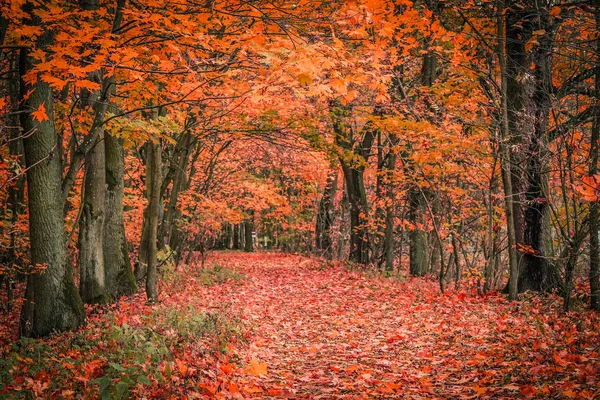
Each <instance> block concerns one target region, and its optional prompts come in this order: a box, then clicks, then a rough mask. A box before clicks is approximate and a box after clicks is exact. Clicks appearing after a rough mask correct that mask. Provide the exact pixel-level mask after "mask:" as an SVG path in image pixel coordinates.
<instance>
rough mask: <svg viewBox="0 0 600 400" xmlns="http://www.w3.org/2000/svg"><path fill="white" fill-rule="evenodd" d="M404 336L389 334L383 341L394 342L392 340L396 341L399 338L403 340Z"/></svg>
mask: <svg viewBox="0 0 600 400" xmlns="http://www.w3.org/2000/svg"><path fill="white" fill-rule="evenodd" d="M404 339H405V337H404V336H401V335H395V336H391V337H389V338H387V340H386V341H385V342H386V343H394V342H398V341H400V340H404Z"/></svg>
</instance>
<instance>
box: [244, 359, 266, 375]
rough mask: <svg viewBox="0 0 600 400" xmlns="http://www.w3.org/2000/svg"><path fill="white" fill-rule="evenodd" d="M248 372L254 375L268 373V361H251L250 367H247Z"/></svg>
mask: <svg viewBox="0 0 600 400" xmlns="http://www.w3.org/2000/svg"><path fill="white" fill-rule="evenodd" d="M246 370H247V372H248V373H250V374H252V375H254V376H259V375H266V373H267V363H266V362H258V361H257V360H255V359H252V361H250V367H248V368H246Z"/></svg>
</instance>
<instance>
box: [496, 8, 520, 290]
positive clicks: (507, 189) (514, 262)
mask: <svg viewBox="0 0 600 400" xmlns="http://www.w3.org/2000/svg"><path fill="white" fill-rule="evenodd" d="M499 4H500V7H498V11H497V13H498V37H499V42H498V56H499V60H500V75H501V81H502V82H501V96H502V98H501V101H502V112H501V115H502V126H501V128H500V154H501V157H500V164H501V169H502V183H503V185H504V203H505V207H504V211H505V213H506V225H507V231H508V233H507V235H508V257H509V268H510V277H509V281H508V292H509V299H510V300H513V301H514V300H516V299H517V295H518V282H519V269H520V268H519V259H518V253H517V248H516V246H517V241H518V240H519V236H518V235H519V233H518V231H517V229H516V228H517V226H518V223H519V218H518V216H519V215H520V208H519V207H518V204H515V203H517V202H515V195H514V190H513V182H515V181H516V180H515V176H516V175H515V174H513V173H512V169H513V168H512V161H513V160H512V154H511V151H510V149H509V147H508V144H509V143H510V142H508V140H509V139H510V138H511V135H510V133H511V130H510V129H511V123H510V122H511V118H510V114H509V106H508V104H509V103H508V101H509V92H508V88H509V82H511V80H510V79H509V78H510V77H509V74H508V69H507V68H508V63H507V60H506V57H507V43H506V39H507V36H506V32H505V20H504V18H505V17H504V10H505V3H504V1H503V0H501V1H500V2H499Z"/></svg>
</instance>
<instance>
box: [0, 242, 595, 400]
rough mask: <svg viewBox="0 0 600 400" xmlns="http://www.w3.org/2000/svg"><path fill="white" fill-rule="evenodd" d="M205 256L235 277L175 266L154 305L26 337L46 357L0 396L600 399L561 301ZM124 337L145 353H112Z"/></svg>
mask: <svg viewBox="0 0 600 400" xmlns="http://www.w3.org/2000/svg"><path fill="white" fill-rule="evenodd" d="M211 263H214V264H218V265H220V266H221V267H223V268H226V270H228V271H229V270H230V271H234V272H233V274H234V275H231V276H234V277H235V276H237V277H238V278H239V277H243V278H240V279H238V278H236V279H229V278H227V276H225V275H223V276H224V277H223V278H222V279H221V278H219V279H211V280H208V282H209V284H206V282H207V280H206V279H204V278H203V277H202V276H201V275H198V271H197V270H194V269H185V270H183V271H181V272H180V273H179V274H178V276H177V278H176V279H175V281H173V282H172V283H171V284H169V285H165V286H164V287H163V289H162V294H161V296H162V298H161V303H160V304H158V305H154V306H146V305H144V303H143V296H140V295H137V296H134V297H132V298H130V299H127V300H125V301H122V302H121V303H119V304H118V305H117V306H115V307H113V308H112V309H99V310H97V311H95V312H94V313H92V316H91V318H90V323H89V324H88V326H87V327H86V328H85V329H83V330H82V331H81V332H79V333H72V334H62V335H59V336H54V337H52V338H50V339H47V340H46V341H45V342H41V341H39V342H36V343H38V344H39V343H43V344H44V345H45V346H49V347H50V348H51V349H52V351H53V352H52V354H53V357H54V361H53V360H51V359H44V360H43V361H44V362H40V360H39V359H38V360H35V359H33V358H32V357H29V360H28V359H27V357H26V356H25V355H23V354H22V355H19V357H21V359H22V360H21V361H18V362H16V361H15V362H13V363H12V364H11V365H10V368H11V370H6V371H8V373H9V374H10V375H11V376H12V377H13V378H14V379H13V380H12V381H10V383H9V384H5V388H4V389H2V388H1V386H0V395H1V394H2V393H5V394H6V393H13V394H14V393H18V390H21V391H22V393H25V392H28V393H30V394H34V395H35V396H38V397H44V396H48V395H60V397H65V398H77V397H78V396H80V395H81V394H86V393H87V394H88V395H90V396H92V397H93V396H99V395H100V393H101V391H102V385H105V387H106V388H107V389H105V393H107V391H110V393H118V392H117V391H118V390H122V391H123V393H127V394H128V395H130V396H132V397H139V398H148V397H160V398H183V397H188V398H206V397H217V398H233V399H236V398H237V399H244V398H311V399H312V398H315V399H317V398H323V399H329V398H348V399H361V398H414V399H419V398H464V399H469V398H494V399H496V398H515V397H530V398H598V396H600V391H599V389H598V381H599V376H600V361H599V360H600V354H599V353H600V348H599V343H600V341H599V340H598V339H599V337H598V328H599V319H598V316H597V315H594V314H592V313H587V312H580V313H576V312H573V313H570V314H569V315H564V314H562V313H560V311H559V309H560V304H561V302H560V301H559V300H558V299H555V298H552V297H544V298H540V297H527V298H525V299H524V300H523V301H521V302H519V303H513V304H511V303H509V302H507V301H506V300H505V298H504V297H502V296H490V297H487V298H482V297H478V296H476V295H474V294H471V293H469V291H468V290H467V291H454V292H447V293H446V294H440V293H439V290H438V289H437V285H436V284H435V282H429V281H427V280H424V279H411V278H406V279H399V278H397V277H394V278H383V277H379V276H376V275H374V274H369V273H365V272H357V271H348V270H346V269H344V268H343V267H341V266H328V265H326V264H323V263H321V262H319V261H318V260H313V259H308V258H303V257H299V256H292V255H284V254H266V253H257V254H243V253H231V252H226V253H216V254H214V255H213V256H212V257H211V258H210V259H209V265H210V264H211ZM215 276H216V275H215ZM115 327H116V328H115ZM115 329H117V330H116V331H115ZM115 332H117V333H119V334H120V335H121V336H119V335H116V336H115ZM123 332H125V333H123ZM3 334H4V335H6V331H5V332H4V333H3ZM110 335H113V336H115V337H116V338H112V339H111V336H110ZM127 335H133V338H134V339H135V338H136V335H138V336H137V338H138V340H139V341H140V343H144V346H147V347H148V349H147V352H141V353H140V352H138V351H133V350H128V351H130V352H133V353H135V354H132V355H131V354H123V355H122V356H123V359H121V360H119V359H116V358H114V357H113V356H110V354H112V353H111V351H112V352H114V351H115V350H114V347H115V346H121V347H123V348H126V347H127V342H125V341H124V339H123V337H129V336H127ZM5 339H6V337H5ZM74 341H76V342H77V341H78V342H77V343H76V344H75V345H74V344H73V342H74ZM119 341H121V342H119ZM7 342H9V340H8V341H7V340H5V341H4V344H3V345H2V353H3V354H8V353H9V345H8V344H7ZM79 342H81V343H79ZM86 343H87V346H88V347H86ZM90 343H93V347H91V348H90V347H89V344H90ZM153 343H156V344H157V345H156V346H155V347H152V346H153ZM138 347H139V346H138ZM151 347H152V349H151ZM163 347H165V349H163ZM84 348H85V349H88V350H87V351H83V349H84ZM111 349H112V350H111ZM118 354H120V353H118ZM130 356H131V357H130ZM111 357H112V358H111ZM9 360H13V361H14V360H16V358H15V357H12V358H11V357H9ZM2 362H5V361H2ZM5 363H6V362H5ZM61 363H62V364H61ZM0 369H1V368H0ZM121 370H122V371H121ZM6 371H5V372H0V379H3V378H2V377H4V380H0V383H2V382H9V380H8V379H7V378H6V377H5V374H6ZM126 373H129V374H135V376H137V379H136V381H134V382H129V381H127V380H124V374H126ZM3 374H4V375H3ZM104 376H110V379H108V378H106V379H105V380H104V381H103V380H102V379H103V377H104ZM57 381H58V382H60V385H61V386H60V388H59V387H57V384H56V382H57ZM119 385H121V386H120V387H119ZM23 397H25V396H23Z"/></svg>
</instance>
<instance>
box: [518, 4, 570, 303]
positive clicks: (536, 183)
mask: <svg viewBox="0 0 600 400" xmlns="http://www.w3.org/2000/svg"><path fill="white" fill-rule="evenodd" d="M519 4H522V3H519ZM523 5H524V7H508V8H507V12H506V77H507V87H506V91H507V92H506V93H507V110H508V118H509V121H508V125H509V129H508V132H510V133H511V144H512V145H513V147H514V146H516V148H520V149H524V150H521V151H520V152H515V155H516V157H512V156H513V155H511V158H512V164H513V166H516V168H511V175H512V179H511V180H512V182H511V183H512V189H513V194H517V193H523V195H521V196H519V198H518V199H517V200H518V201H513V218H514V219H515V236H516V241H517V244H522V246H523V249H524V251H523V265H522V267H521V268H520V270H519V281H518V290H519V292H524V291H526V290H536V291H547V290H552V289H562V282H561V278H560V276H559V274H558V273H557V272H556V270H555V268H554V266H553V265H552V264H551V263H550V262H549V261H548V258H547V256H548V254H547V249H546V245H547V243H548V238H547V236H548V234H549V233H550V223H551V221H550V218H549V216H550V214H549V209H548V201H549V200H548V198H547V196H546V193H547V180H548V175H547V171H548V165H547V163H548V161H547V156H546V155H547V143H546V142H547V125H548V114H549V110H550V94H551V92H552V82H551V78H552V53H551V52H549V51H547V49H549V48H551V47H552V40H553V38H552V35H553V33H552V26H551V24H550V16H549V10H547V9H544V8H543V7H540V6H538V5H537V3H534V2H532V1H527V2H525V4H523ZM532 15H534V16H535V17H532ZM533 31H541V32H544V33H543V34H541V35H537V37H536V39H537V41H538V42H539V45H537V46H536V47H534V49H533V50H531V51H527V50H526V49H525V44H526V43H527V42H528V41H529V39H530V38H531V37H532V35H533ZM532 65H533V66H534V68H533V70H532V69H531V68H530V67H531V66H532ZM522 166H524V167H525V168H522ZM511 297H512V296H511Z"/></svg>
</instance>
